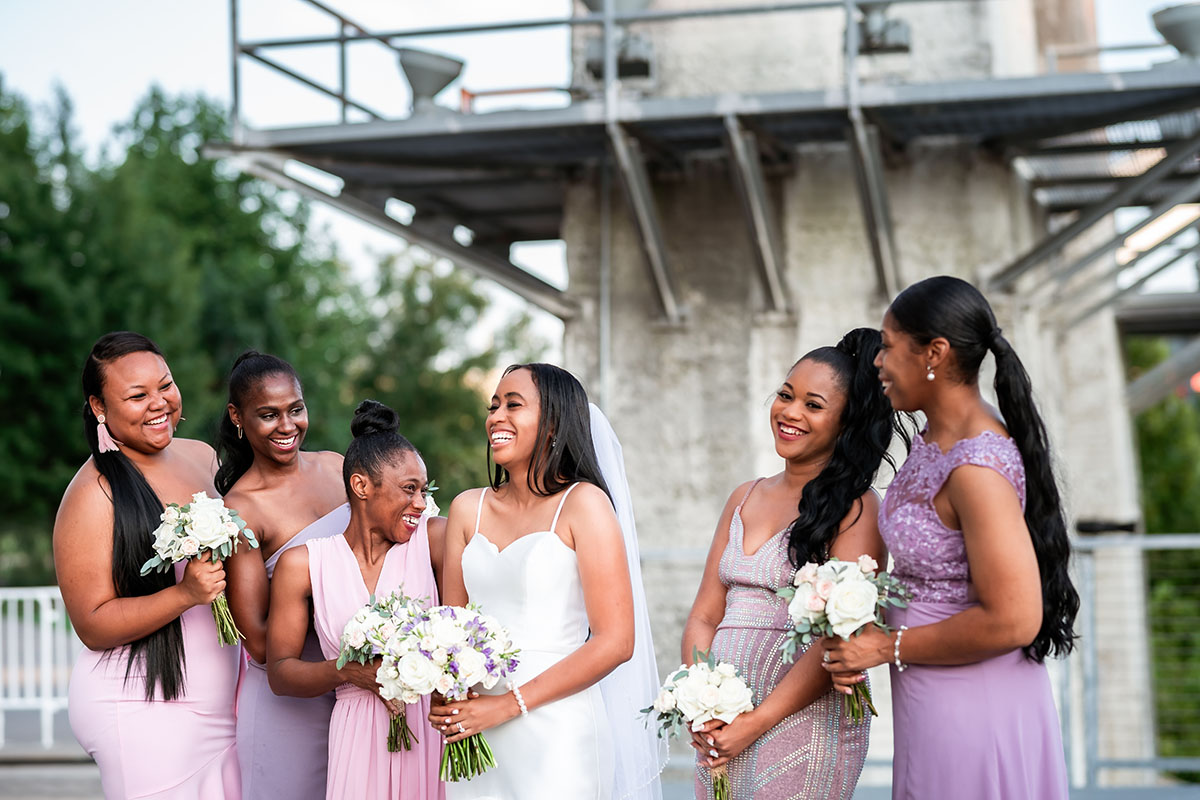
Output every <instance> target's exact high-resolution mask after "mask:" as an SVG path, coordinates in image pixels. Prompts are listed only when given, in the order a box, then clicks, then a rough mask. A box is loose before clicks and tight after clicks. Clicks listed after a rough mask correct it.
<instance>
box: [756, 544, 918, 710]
mask: <svg viewBox="0 0 1200 800" xmlns="http://www.w3.org/2000/svg"><path fill="white" fill-rule="evenodd" d="M792 584H793V585H792V586H785V587H784V588H782V589H779V590H778V591H777V592H776V594H778V595H779V596H780V597H783V598H786V599H787V600H789V603H788V616H789V617H791V620H792V632H791V635H789V636H788V637H787V638H786V639H785V640H784V642H783V644H782V645H780V650H781V651H782V653H783V660H784V663H789V662H791V661H792V660H794V659H795V657H796V650H797V649H798V648H799V646H800V645H802V644H808V643H809V642H811V641H812V640H813V639H814V638H816V637H821V636H840V637H841V638H842V639H845V640H849V639H850V637H851V636H853V635H854V634H856V633H858V632H859V631H861V630H862V629H863V628H865V627H866V626H867V625H872V624H874V625H878V626H879V627H880V628H883V629H884V630H889V628H888V626H887V624H886V623H885V622H884V617H883V614H884V610H885V609H886V608H887V607H888V606H895V607H897V608H904V607H905V606H907V605H908V598H909V597H911V593H910V592H909V590H908V588H907V587H906V586H905V585H904V584H902V583H901V582H900V581H899V580H897V579H896V578H894V577H892V576H891V575H889V574H888V573H887V572H882V571H879V564H877V563H876V561H875V559H873V558H871V557H870V556H868V555H862V556H859V557H858V560H857V561H839V560H838V559H836V558H831V559H829V560H828V561H826V562H825V563H824V564H815V563H813V562H811V561H810V562H808V563H807V564H805V565H804V566H803V567H801V568H800V569H798V570H796V577H795V578H794V579H793V581H792ZM846 709H847V711H848V712H849V714H850V719H851V720H853V721H854V722H861V721H862V720H863V719H865V718H866V713H867V710H868V709H870V712H871V716H878V715H879V712H877V711H876V710H875V704H874V703H872V702H871V688H870V687H869V686H867V684H866V683H856V684H855V685H854V694H851V695H847V696H846Z"/></svg>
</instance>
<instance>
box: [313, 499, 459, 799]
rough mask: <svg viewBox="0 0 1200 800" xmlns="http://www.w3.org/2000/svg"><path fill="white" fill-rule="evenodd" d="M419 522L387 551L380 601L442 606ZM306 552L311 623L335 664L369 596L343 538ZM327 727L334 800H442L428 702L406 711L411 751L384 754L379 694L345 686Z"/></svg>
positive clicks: (385, 722) (385, 717)
mask: <svg viewBox="0 0 1200 800" xmlns="http://www.w3.org/2000/svg"><path fill="white" fill-rule="evenodd" d="M425 528H426V519H425V518H422V519H421V524H420V525H419V526H418V527H417V530H416V532H415V533H413V535H412V538H411V539H409V540H408V542H406V543H405V544H396V545H393V546H392V549H391V550H389V551H388V553H387V555H386V556H385V557H384V560H383V569H382V571H381V572H380V573H379V582H378V583H377V584H376V586H375V595H376V596H383V595H385V594H387V593H389V592H392V591H393V590H396V589H401V588H402V590H403V591H404V593H405V594H407V595H409V596H410V597H415V598H425V597H428V598H429V600H430V602H431V603H437V585H436V584H435V582H434V579H433V568H432V566H431V565H430V561H429V534H428V532H427V531H426V529H425ZM306 546H307V547H308V572H309V576H310V578H311V579H312V593H313V623H314V625H315V627H316V630H317V637H318V639H319V640H320V642H321V652H322V654H324V656H325V658H326V659H334V658H337V657H338V653H339V651H340V644H341V638H342V630H343V629H344V628H345V627H346V622H347V621H349V619H350V618H351V617H352V616H354V613H355V612H356V611H358V610H359V609H360V608H362V607H363V606H365V605H366V604H367V601H368V599H369V598H370V596H371V593H370V592H369V591H368V590H367V587H366V584H364V583H363V578H362V571H361V570H360V569H359V568H358V560H357V559H356V558H355V556H354V551H353V550H351V549H350V544H349V542H347V541H346V537H345V536H340V535H339V536H331V537H329V538H326V539H313V540H312V541H310V542H308V544H307V545H306ZM335 693H336V695H337V702H335V703H334V706H333V716H332V718H331V719H330V723H329V775H328V779H327V783H326V790H325V796H326V797H327V798H329V800H374V799H375V798H379V799H380V800H383V799H384V798H388V799H389V800H442V798H443V797H444V796H445V795H444V790H443V785H442V783H441V781H440V780H439V778H438V770H439V768H440V766H441V758H442V737H441V736H440V735H439V734H437V733H435V732H434V730H433V726H432V725H430V724H429V719H428V717H429V698H427V697H426V698H423V699H422V700H421V702H420V703H415V704H413V705H411V706H405V718H406V719H407V721H408V727H409V728H410V729H411V730H412V731H413V733H414V734H415V735H416V737H417V739H418V740H419V741H416V742H413V745H412V750H410V751H405V750H401V751H400V752H399V753H389V752H388V751H387V734H388V726H389V724H390V722H391V715H390V714H389V712H388V710H387V707H386V706H385V705H384V704H383V701H382V700H380V699H379V697H378V695H376V694H375V693H374V692H369V691H367V690H366V689H361V688H359V687H357V686H354V685H352V684H349V683H343V684H342V685H341V686H338V687H337V689H336V690H335Z"/></svg>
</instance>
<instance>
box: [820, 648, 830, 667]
mask: <svg viewBox="0 0 1200 800" xmlns="http://www.w3.org/2000/svg"><path fill="white" fill-rule="evenodd" d="M821 660H822V661H824V662H825V663H826V664H828V663H829V651H828V650H826V651H825V655H823V656H821Z"/></svg>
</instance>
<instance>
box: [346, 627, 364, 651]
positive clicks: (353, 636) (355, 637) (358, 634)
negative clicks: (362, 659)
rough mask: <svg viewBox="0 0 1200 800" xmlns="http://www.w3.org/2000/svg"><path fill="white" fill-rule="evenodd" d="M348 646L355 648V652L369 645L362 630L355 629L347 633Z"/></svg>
mask: <svg viewBox="0 0 1200 800" xmlns="http://www.w3.org/2000/svg"><path fill="white" fill-rule="evenodd" d="M345 638H346V644H348V645H349V646H350V647H353V648H354V649H355V650H357V649H359V648H360V647H362V646H363V645H364V644H366V643H367V635H366V634H365V633H364V632H363V629H362V628H354V629H353V630H351V631H348V632H347V633H346V637H345Z"/></svg>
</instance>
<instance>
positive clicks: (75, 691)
mask: <svg viewBox="0 0 1200 800" xmlns="http://www.w3.org/2000/svg"><path fill="white" fill-rule="evenodd" d="M182 576H183V564H182V563H180V564H176V565H175V580H176V581H179V580H180V579H182ZM180 619H181V622H182V625H183V647H184V653H185V657H186V661H185V667H186V672H185V675H184V691H183V693H182V694H181V695H180V697H178V698H177V699H175V700H171V701H163V700H153V701H150V702H147V701H146V699H145V686H146V682H145V680H146V673H145V668H144V667H141V668H139V665H136V664H135V665H134V668H133V669H132V670H130V672H129V680H128V681H126V679H125V665H126V663H127V662H128V660H129V654H128V650H129V649H128V647H127V646H126V647H118V648H115V649H113V650H108V651H102V652H97V651H95V650H89V649H87V648H84V650H83V652H82V653H80V655H79V660H78V661H77V662H76V663H75V669H74V671H73V672H72V673H71V685H70V689H69V693H68V698H67V708H68V716H69V717H70V720H71V730H72V731H73V732H74V734H75V738H76V739H78V740H79V744H80V745H82V746H83V749H84V750H86V751H87V753H88V755H90V756H91V757H92V758H94V759H95V760H96V764H97V765H98V766H99V767H100V782H101V785H102V786H103V789H104V796H105V797H106V798H109V800H116V799H117V798H155V799H156V800H158V799H161V800H167V799H168V798H169V799H170V800H214V799H215V800H220V799H221V798H224V799H225V800H238V798H240V797H241V776H240V773H239V770H238V758H237V746H236V742H235V734H234V727H235V726H234V718H233V698H234V689H235V687H236V685H237V669H238V659H239V657H240V654H241V649H240V648H238V647H224V648H223V647H221V646H220V644H218V643H217V627H216V624H215V623H214V622H213V618H212V611H210V610H209V607H208V606H207V605H199V606H193V607H192V608H189V609H188V610H187V611H185V612H183V615H182V616H181V618H180Z"/></svg>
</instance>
